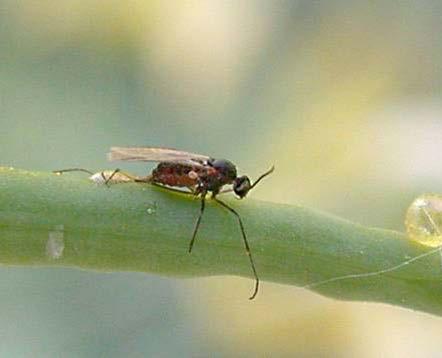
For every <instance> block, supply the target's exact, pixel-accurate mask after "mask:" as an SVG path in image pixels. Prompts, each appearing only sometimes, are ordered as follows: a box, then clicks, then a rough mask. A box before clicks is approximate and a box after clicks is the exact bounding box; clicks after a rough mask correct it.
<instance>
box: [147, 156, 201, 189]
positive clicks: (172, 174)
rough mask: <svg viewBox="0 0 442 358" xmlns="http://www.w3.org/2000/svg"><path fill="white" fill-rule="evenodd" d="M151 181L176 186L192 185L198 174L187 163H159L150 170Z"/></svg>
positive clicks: (196, 182)
mask: <svg viewBox="0 0 442 358" xmlns="http://www.w3.org/2000/svg"><path fill="white" fill-rule="evenodd" d="M152 181H153V182H155V183H158V184H163V185H168V186H178V187H193V186H195V185H197V184H198V174H197V172H196V171H195V170H194V168H192V167H191V166H189V165H182V164H176V163H166V162H163V163H160V164H158V166H157V167H156V168H155V169H154V170H153V171H152Z"/></svg>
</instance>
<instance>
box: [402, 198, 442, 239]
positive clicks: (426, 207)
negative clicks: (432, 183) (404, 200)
mask: <svg viewBox="0 0 442 358" xmlns="http://www.w3.org/2000/svg"><path fill="white" fill-rule="evenodd" d="M405 227H406V229H407V233H408V237H409V238H410V239H412V240H415V241H417V242H419V243H421V244H423V245H427V246H431V247H438V246H441V245H442V196H440V195H436V194H424V195H421V196H419V197H418V198H416V199H415V200H414V201H413V202H412V203H411V205H410V207H409V208H408V210H407V214H406V216H405Z"/></svg>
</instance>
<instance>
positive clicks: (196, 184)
mask: <svg viewBox="0 0 442 358" xmlns="http://www.w3.org/2000/svg"><path fill="white" fill-rule="evenodd" d="M108 158H109V160H111V161H116V160H122V161H142V162H158V165H157V166H156V168H155V169H153V171H152V173H151V174H150V175H148V176H146V177H133V176H128V178H129V179H131V180H132V181H135V182H144V183H150V184H153V185H157V186H161V187H163V188H165V189H168V190H172V191H179V192H181V193H186V194H192V195H194V196H198V197H199V198H200V199H201V206H200V212H199V215H198V217H197V219H196V222H195V226H194V229H193V233H192V238H191V240H190V243H189V252H192V248H193V244H194V243H195V238H196V234H197V232H198V229H199V226H200V223H201V219H202V217H203V214H204V210H205V203H206V197H207V196H208V195H209V194H210V197H211V199H212V200H214V201H215V202H216V203H217V204H219V205H221V206H222V207H223V208H225V209H227V210H228V211H229V212H231V213H232V214H233V215H235V216H236V218H237V219H238V224H239V227H240V229H241V234H242V238H243V241H244V246H245V250H246V253H247V256H248V257H249V260H250V266H251V268H252V272H253V275H254V278H255V288H254V291H253V294H252V295H251V296H250V298H249V299H251V300H252V299H254V298H255V297H256V295H257V293H258V289H259V277H258V274H257V271H256V268H255V264H254V262H253V257H252V253H251V251H250V246H249V243H248V241H247V235H246V232H245V229H244V224H243V222H242V220H241V216H240V215H239V214H238V212H237V211H236V210H235V209H233V208H232V207H230V206H229V205H227V204H226V203H225V202H223V201H221V200H220V199H218V197H217V196H218V194H222V193H227V192H231V191H233V192H234V193H235V194H236V195H237V196H238V198H240V199H242V198H244V197H245V196H246V195H247V193H248V192H249V191H250V190H251V189H253V188H254V187H255V186H256V185H257V184H258V183H259V182H260V181H261V180H262V179H263V178H265V177H266V176H268V175H269V174H271V173H272V172H273V170H274V167H271V168H270V169H269V170H268V171H267V172H265V173H264V174H262V175H261V176H260V177H259V178H258V179H257V180H256V181H255V182H253V183H252V182H251V181H250V179H249V178H248V177H247V176H245V175H243V176H238V174H237V171H236V167H235V165H234V164H233V163H232V162H230V161H228V160H226V159H214V158H211V157H209V156H205V155H201V154H195V153H189V152H184V151H180V150H175V149H168V148H155V147H112V148H111V150H110V152H109V154H108ZM74 170H79V169H74ZM80 170H82V169H80ZM64 171H70V169H68V170H61V171H57V172H56V173H62V172H64ZM82 171H84V170H82ZM120 173H121V172H120V171H119V169H116V170H115V171H114V172H113V173H112V174H110V175H109V174H108V173H107V175H103V174H101V177H102V178H103V179H104V183H105V184H108V183H109V182H112V180H113V178H114V176H115V175H119V174H120ZM121 174H123V173H121ZM95 175H97V174H95ZM226 185H232V189H223V187H224V186H226ZM177 188H182V189H177ZM186 189H187V190H186Z"/></svg>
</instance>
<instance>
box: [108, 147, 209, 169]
mask: <svg viewBox="0 0 442 358" xmlns="http://www.w3.org/2000/svg"><path fill="white" fill-rule="evenodd" d="M108 159H109V160H110V161H115V160H124V161H132V162H139V161H141V162H179V163H189V164H192V165H198V164H201V165H203V164H204V162H206V161H207V160H208V159H210V157H208V156H206V155H201V154H195V153H189V152H184V151H182V150H176V149H170V148H158V147H112V148H111V149H110V152H109V153H108Z"/></svg>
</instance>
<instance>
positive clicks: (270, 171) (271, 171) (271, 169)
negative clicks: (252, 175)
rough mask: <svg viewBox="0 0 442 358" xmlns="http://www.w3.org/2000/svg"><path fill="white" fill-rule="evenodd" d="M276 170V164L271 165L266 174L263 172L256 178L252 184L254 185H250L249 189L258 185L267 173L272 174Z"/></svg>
mask: <svg viewBox="0 0 442 358" xmlns="http://www.w3.org/2000/svg"><path fill="white" fill-rule="evenodd" d="M274 170H275V166H274V165H272V167H271V168H270V169H269V170H267V171H266V172H265V173H264V174H262V175H261V176H260V177H259V178H258V179H256V180H255V182H254V183H253V184H252V186H251V187H250V189H249V190H252V189H253V188H254V187H255V186H256V184H258V183H259V182H260V181H261V180H262V179H264V178H265V177H266V176H267V175H270V174H272V173H273V171H274Z"/></svg>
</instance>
